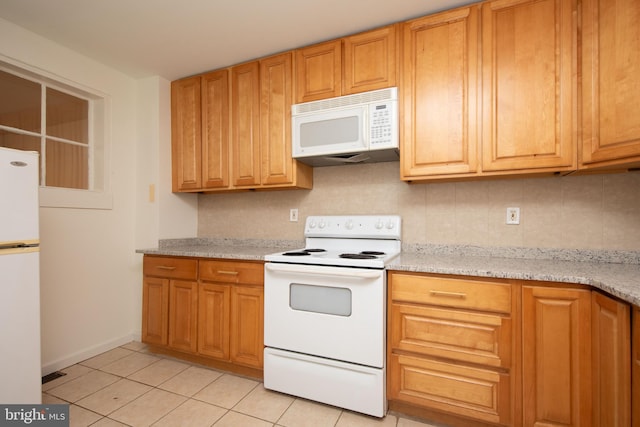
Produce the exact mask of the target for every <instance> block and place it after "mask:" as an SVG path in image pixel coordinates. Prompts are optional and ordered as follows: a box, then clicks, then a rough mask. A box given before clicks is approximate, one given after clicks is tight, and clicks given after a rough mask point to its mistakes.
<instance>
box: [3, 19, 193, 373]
mask: <svg viewBox="0 0 640 427" xmlns="http://www.w3.org/2000/svg"><path fill="white" fill-rule="evenodd" d="M0 59H2V60H5V61H9V62H12V63H13V64H17V65H22V66H24V67H27V68H29V69H31V70H34V71H41V72H42V73H44V74H47V75H49V76H52V77H55V78H59V79H61V80H64V81H67V82H70V83H73V84H77V85H81V86H83V87H86V88H90V89H92V90H95V91H98V92H102V93H104V94H106V95H107V96H108V97H109V98H110V101H111V128H110V135H111V140H110V141H109V143H110V147H109V148H110V150H111V151H110V152H111V171H110V178H111V190H112V198H113V204H112V206H113V207H112V209H103V210H96V209H69V208H41V210H40V214H41V220H40V228H41V230H40V237H41V324H42V365H43V373H49V372H52V371H54V370H57V369H61V368H64V367H66V366H68V365H70V364H72V363H75V362H78V361H80V360H83V359H85V358H87V357H91V356H93V355H95V354H98V353H99V352H102V351H104V350H107V349H110V348H112V347H114V346H116V345H119V344H121V343H124V342H128V341H129V340H131V339H132V338H135V337H138V336H139V333H140V319H141V317H140V295H141V275H142V270H141V267H142V255H140V254H136V253H135V250H136V249H137V248H140V247H147V246H156V245H157V240H158V238H159V237H160V236H180V237H189V236H195V234H196V224H197V210H196V207H197V199H196V196H191V197H186V198H185V197H178V196H173V195H172V194H171V189H170V182H169V187H167V178H166V176H167V175H169V176H170V172H169V170H168V169H166V165H165V164H163V163H166V161H167V160H166V159H167V158H169V157H170V142H169V141H170V129H169V128H168V127H167V123H169V122H170V120H169V114H168V112H169V111H170V106H169V96H168V93H169V82H167V81H164V80H163V79H160V78H149V79H144V80H141V81H136V80H134V79H132V78H130V77H128V76H126V75H124V74H122V73H120V72H118V71H117V70H114V69H111V68H108V67H106V66H104V65H102V64H100V63H97V62H95V61H93V60H91V59H89V58H87V57H85V56H82V55H79V54H77V53H75V52H73V51H71V50H69V49H67V48H65V47H62V46H60V45H57V44H54V43H52V42H50V41H49V40H46V39H44V38H42V37H39V36H37V35H35V34H33V33H31V32H29V31H26V30H24V29H23V28H21V27H18V26H15V25H14V24H12V23H9V22H7V21H5V20H2V19H0ZM160 171H163V172H162V173H161V172H160ZM169 180H170V178H169ZM150 184H154V185H155V187H156V196H157V197H156V201H155V202H149V191H148V187H149V185H150ZM187 196H189V195H187ZM160 203H162V210H163V215H165V213H166V215H167V217H168V218H176V217H179V218H180V222H179V223H177V222H174V221H170V222H167V221H164V222H162V221H161V219H160V211H161V208H160Z"/></svg>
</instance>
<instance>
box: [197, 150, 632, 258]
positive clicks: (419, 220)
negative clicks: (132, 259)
mask: <svg viewBox="0 0 640 427" xmlns="http://www.w3.org/2000/svg"><path fill="white" fill-rule="evenodd" d="M399 175H400V173H399V165H398V162H392V163H378V164H371V165H349V166H335V167H323V168H315V170H314V188H313V190H311V191H305V190H302V191H300V190H296V191H276V192H255V193H235V194H213V195H200V196H199V212H198V236H199V237H230V238H257V239H286V240H302V239H303V224H304V219H305V218H306V216H308V215H318V214H400V215H402V218H403V227H404V229H403V233H402V234H403V241H404V242H406V243H438V244H464V245H479V246H516V247H541V248H569V249H619V250H640V173H637V172H636V173H626V174H606V175H592V176H577V177H549V178H531V179H505V180H488V181H475V182H459V183H437V184H415V185H408V184H406V183H404V182H401V181H400V179H399ZM510 206H515V207H519V208H520V212H521V222H520V225H506V224H505V219H506V208H507V207H510ZM290 208H298V209H299V210H300V222H298V223H291V222H289V209H290Z"/></svg>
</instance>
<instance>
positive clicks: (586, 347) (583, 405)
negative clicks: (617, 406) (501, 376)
mask: <svg viewBox="0 0 640 427" xmlns="http://www.w3.org/2000/svg"><path fill="white" fill-rule="evenodd" d="M590 315H591V291H589V290H582V289H557V288H553V287H545V286H523V288H522V335H523V336H522V347H523V348H522V384H523V391H522V393H523V420H524V425H525V426H534V425H545V426H549V427H551V426H588V425H590V424H589V420H590V418H591V405H590V404H589V403H590V401H591V381H590V377H591V372H590V369H589V367H590V365H591V346H590V343H591V340H590V336H591V322H590V317H591V316H590Z"/></svg>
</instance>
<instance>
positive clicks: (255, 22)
mask: <svg viewBox="0 0 640 427" xmlns="http://www.w3.org/2000/svg"><path fill="white" fill-rule="evenodd" d="M468 3H470V1H469V0H180V1H178V0H107V1H105V0H0V18H3V19H5V20H7V21H10V22H12V23H14V24H16V25H19V26H21V27H24V28H26V29H27V30H30V31H32V32H34V33H36V34H39V35H41V36H43V37H46V38H47V39H50V40H52V41H54V42H56V43H58V44H61V45H63V46H66V47H68V48H70V49H72V50H74V51H76V52H79V53H81V54H83V55H85V56H88V57H91V58H93V59H95V60H97V61H99V62H102V63H104V64H106V65H108V66H110V67H112V68H115V69H118V70H120V71H122V72H123V73H125V74H128V75H130V76H132V77H134V78H144V77H149V76H161V77H164V78H166V79H168V80H175V79H177V78H180V77H186V76H189V75H193V74H198V73H202V72H204V71H208V70H213V69H216V68H221V67H225V66H228V65H233V64H237V63H240V62H243V61H247V60H250V59H254V58H259V57H262V56H266V55H269V54H272V53H277V52H281V51H284V50H289V49H293V48H296V47H300V46H306V45H310V44H313V43H316V42H320V41H324V40H330V39H334V38H337V37H341V36H344V35H348V34H354V33H357V32H360V31H364V30H368V29H372V28H375V27H379V26H382V25H385V24H389V23H392V22H397V21H403V20H407V19H411V18H415V17H419V16H423V15H428V14H430V13H433V12H437V11H441V10H445V9H450V8H453V7H455V6H459V5H462V4H468Z"/></svg>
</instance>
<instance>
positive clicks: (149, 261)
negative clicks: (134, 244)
mask: <svg viewBox="0 0 640 427" xmlns="http://www.w3.org/2000/svg"><path fill="white" fill-rule="evenodd" d="M142 272H143V274H144V275H145V276H157V277H167V278H169V279H190V280H195V279H196V278H197V277H198V261H197V260H195V259H190V258H180V257H158V256H148V255H145V256H144V259H143V262H142Z"/></svg>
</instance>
